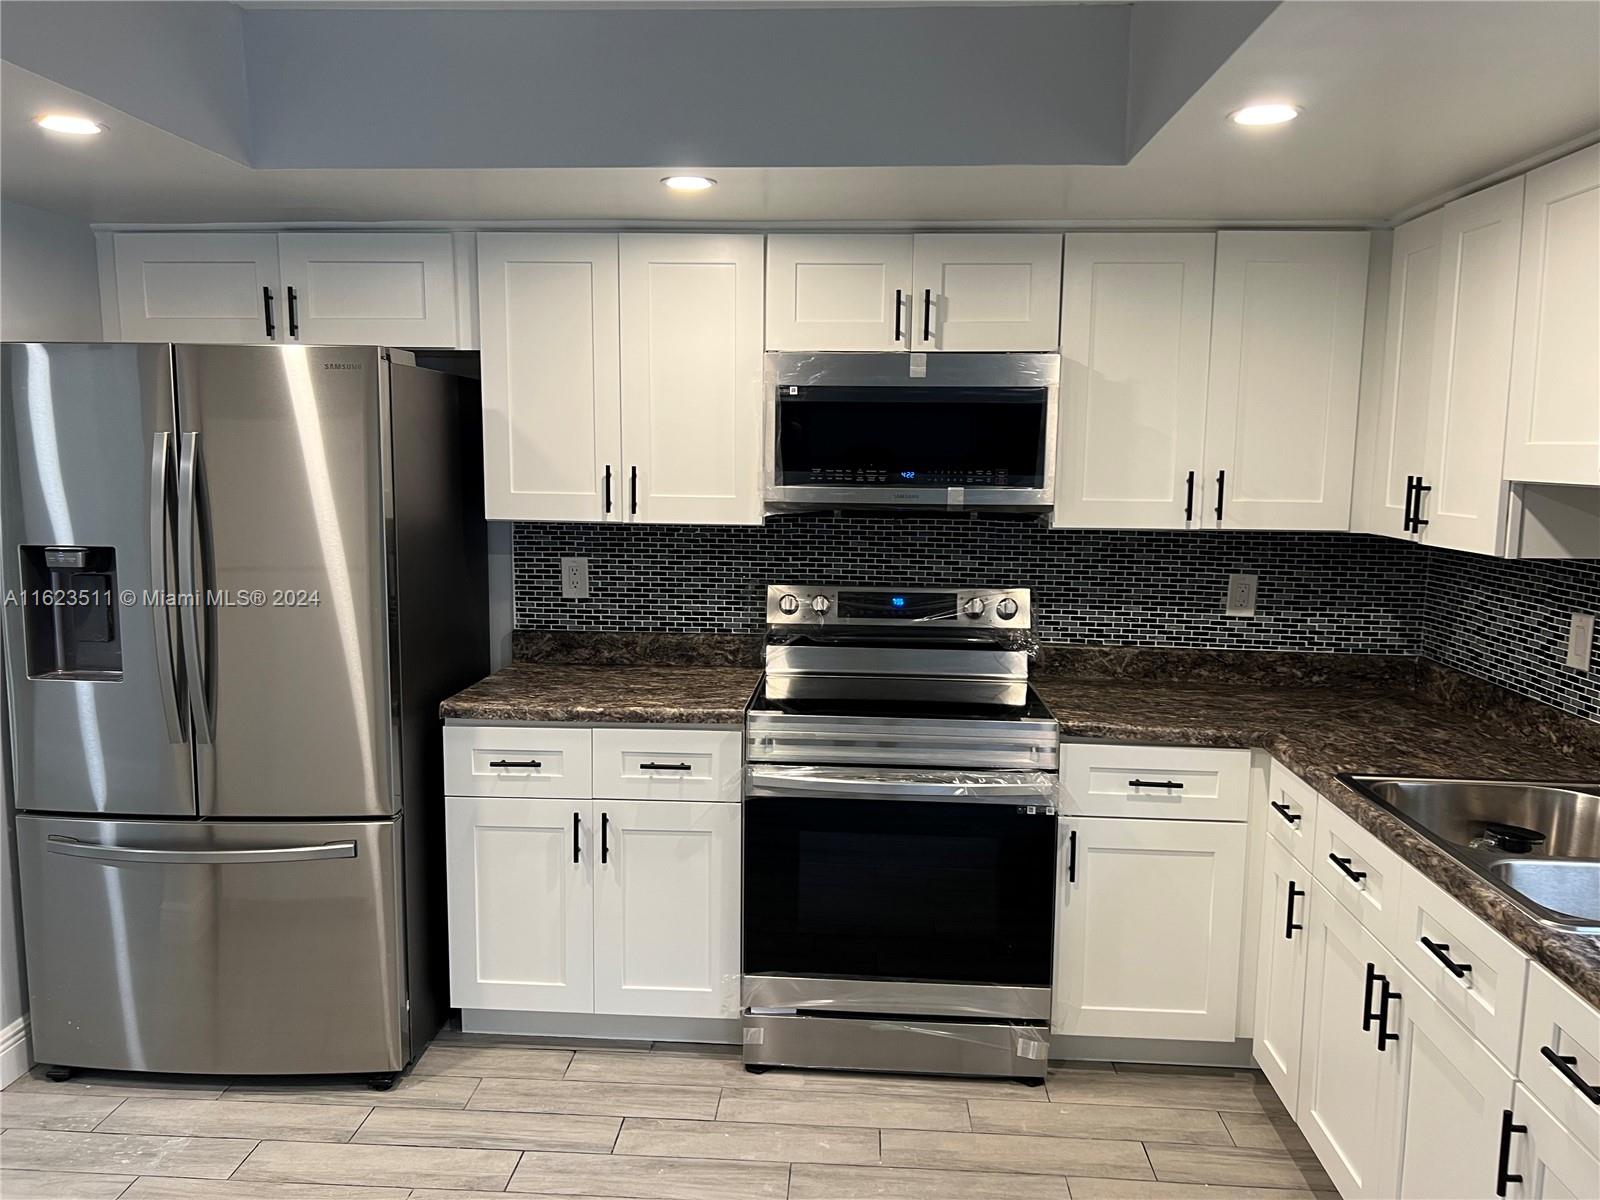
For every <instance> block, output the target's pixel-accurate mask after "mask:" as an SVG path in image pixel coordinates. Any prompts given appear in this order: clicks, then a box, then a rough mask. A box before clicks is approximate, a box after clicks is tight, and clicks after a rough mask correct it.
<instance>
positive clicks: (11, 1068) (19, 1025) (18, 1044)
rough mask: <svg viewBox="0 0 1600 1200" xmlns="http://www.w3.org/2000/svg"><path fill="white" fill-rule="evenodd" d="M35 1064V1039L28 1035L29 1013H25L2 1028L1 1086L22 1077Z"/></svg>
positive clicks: (0, 1052)
mask: <svg viewBox="0 0 1600 1200" xmlns="http://www.w3.org/2000/svg"><path fill="white" fill-rule="evenodd" d="M31 1066H33V1039H32V1038H30V1037H29V1036H28V1014H27V1013H23V1014H22V1015H21V1016H20V1017H18V1018H17V1019H16V1020H15V1021H13V1022H11V1024H9V1025H7V1026H6V1027H5V1028H4V1029H0V1087H6V1086H8V1085H9V1084H10V1083H11V1081H12V1080H13V1079H20V1078H21V1077H22V1076H24V1075H26V1074H27V1073H28V1068H29V1067H31Z"/></svg>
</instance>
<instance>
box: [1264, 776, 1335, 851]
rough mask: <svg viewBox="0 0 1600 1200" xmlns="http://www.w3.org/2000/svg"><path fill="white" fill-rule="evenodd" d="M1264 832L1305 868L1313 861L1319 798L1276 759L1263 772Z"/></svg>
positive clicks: (1312, 789)
mask: <svg viewBox="0 0 1600 1200" xmlns="http://www.w3.org/2000/svg"><path fill="white" fill-rule="evenodd" d="M1267 804H1268V806H1269V807H1268V809H1267V832H1268V833H1270V834H1271V835H1272V837H1273V839H1274V840H1275V841H1277V842H1280V843H1281V844H1282V845H1283V846H1284V848H1285V849H1287V850H1288V851H1289V852H1290V853H1291V854H1293V855H1294V856H1295V857H1296V858H1298V859H1299V860H1300V861H1301V862H1303V863H1305V865H1306V866H1308V867H1309V866H1310V865H1311V864H1312V862H1313V861H1315V858H1316V846H1317V811H1318V809H1320V808H1321V807H1322V798H1321V797H1320V796H1318V795H1317V792H1316V789H1315V788H1313V787H1312V786H1311V785H1310V784H1309V783H1307V782H1306V781H1305V780H1304V779H1301V778H1300V776H1298V775H1296V774H1295V773H1294V772H1293V771H1291V770H1289V768H1288V767H1286V766H1284V765H1283V764H1282V763H1281V762H1279V761H1278V760H1277V759H1273V760H1272V769H1271V770H1270V771H1269V772H1268V773H1267Z"/></svg>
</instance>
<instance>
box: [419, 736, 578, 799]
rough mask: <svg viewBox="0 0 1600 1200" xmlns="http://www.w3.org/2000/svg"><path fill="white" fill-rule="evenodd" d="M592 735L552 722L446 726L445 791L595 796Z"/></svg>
mask: <svg viewBox="0 0 1600 1200" xmlns="http://www.w3.org/2000/svg"><path fill="white" fill-rule="evenodd" d="M592 752H593V741H592V734H591V733H590V731H589V730H587V729H568V728H563V727H561V726H553V725H446V726H445V727H444V790H445V794H446V795H449V796H542V797H549V798H552V799H564V800H587V799H589V797H591V796H592V795H594V789H593V786H592V777H593V769H592V765H591V762H590V756H591V754H592Z"/></svg>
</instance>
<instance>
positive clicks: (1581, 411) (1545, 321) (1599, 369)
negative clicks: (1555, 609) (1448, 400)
mask: <svg viewBox="0 0 1600 1200" xmlns="http://www.w3.org/2000/svg"><path fill="white" fill-rule="evenodd" d="M1505 474H1506V478H1507V479H1524V480H1537V481H1540V482H1544V483H1581V484H1590V485H1594V484H1600V146H1590V147H1588V148H1587V149H1585V150H1580V151H1578V152H1577V153H1576V154H1569V155H1568V156H1567V157H1566V158H1563V159H1560V160H1559V161H1557V162H1553V163H1551V164H1550V165H1549V166H1545V167H1540V168H1539V169H1538V170H1537V171H1533V172H1531V173H1530V174H1529V175H1528V182H1527V196H1526V199H1525V201H1524V204H1523V211H1522V266H1521V272H1520V275H1519V278H1518V280H1517V321H1516V332H1515V336H1514V338H1513V340H1512V347H1511V417H1510V420H1509V422H1508V423H1507V425H1506V461H1505Z"/></svg>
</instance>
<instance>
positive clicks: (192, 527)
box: [178, 433, 216, 743]
mask: <svg viewBox="0 0 1600 1200" xmlns="http://www.w3.org/2000/svg"><path fill="white" fill-rule="evenodd" d="M200 473H201V472H200V435H199V434H198V433H185V434H184V435H183V438H182V441H181V442H180V444H179V448H178V591H179V592H180V593H182V594H181V595H180V596H179V599H178V611H179V615H180V623H181V625H182V628H183V657H184V664H185V666H186V667H187V668H188V675H189V706H190V709H191V715H192V716H193V718H194V740H195V741H196V742H201V743H207V742H210V741H212V740H213V737H214V734H215V732H216V726H215V723H214V719H213V717H212V713H211V692H210V690H209V689H208V688H207V687H206V679H205V675H206V672H207V671H208V670H210V671H214V670H215V664H213V663H211V662H208V661H203V660H202V658H201V652H202V650H203V649H204V648H206V647H205V643H204V640H203V637H202V632H201V624H200V621H201V618H202V617H203V616H206V615H207V614H206V613H205V608H206V603H205V602H206V599H207V597H206V595H205V587H206V581H205V580H204V579H202V578H200V573H199V572H198V571H197V569H196V562H195V552H194V544H195V540H196V535H197V533H198V532H199V525H200V514H199V505H198V493H199V485H200V480H199V476H200Z"/></svg>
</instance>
